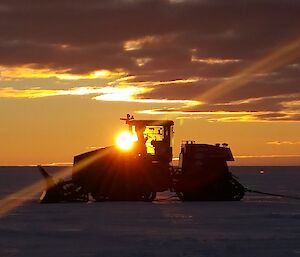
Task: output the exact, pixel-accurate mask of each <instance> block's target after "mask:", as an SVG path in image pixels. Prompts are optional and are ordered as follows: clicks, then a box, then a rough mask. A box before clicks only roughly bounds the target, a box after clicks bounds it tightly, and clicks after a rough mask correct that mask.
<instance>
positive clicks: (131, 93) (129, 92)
mask: <svg viewBox="0 0 300 257" xmlns="http://www.w3.org/2000/svg"><path fill="white" fill-rule="evenodd" d="M152 90H153V88H145V87H124V88H123V87H119V88H116V87H105V88H104V89H103V91H102V94H101V95H99V96H96V97H94V99H96V100H101V101H120V102H133V103H171V104H186V105H198V104H199V102H198V101H193V100H177V99H148V98H141V97H140V95H142V94H144V93H146V92H150V91H152Z"/></svg>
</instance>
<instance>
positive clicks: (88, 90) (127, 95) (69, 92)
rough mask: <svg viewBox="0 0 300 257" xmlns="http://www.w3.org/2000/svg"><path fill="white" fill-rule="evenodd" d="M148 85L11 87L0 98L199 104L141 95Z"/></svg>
mask: <svg viewBox="0 0 300 257" xmlns="http://www.w3.org/2000/svg"><path fill="white" fill-rule="evenodd" d="M152 90H153V88H150V87H134V86H131V87H111V86H107V87H77V88H71V89H42V88H40V87H34V88H29V89H15V88H11V87H7V88H2V89H0V98H1V97H2V98H41V97H50V96H79V95H97V96H94V97H93V99H95V100H99V101H113V102H133V103H158V104H159V103H162V104H163V103H165V104H183V105H186V106H194V105H199V104H200V102H199V101H193V100H180V99H149V98H143V97H142V95H143V94H144V93H146V92H150V91H152Z"/></svg>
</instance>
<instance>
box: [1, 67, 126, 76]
mask: <svg viewBox="0 0 300 257" xmlns="http://www.w3.org/2000/svg"><path fill="white" fill-rule="evenodd" d="M70 72H71V70H70V69H63V70H52V69H48V68H36V67H34V66H33V65H24V66H16V67H6V66H0V74H1V79H16V78H22V79H26V78H57V79H61V80H80V79H99V78H103V79H108V78H117V77H120V76H124V75H126V73H125V72H123V71H116V72H113V71H109V70H96V71H93V72H91V73H88V74H80V75H79V74H72V73H70Z"/></svg>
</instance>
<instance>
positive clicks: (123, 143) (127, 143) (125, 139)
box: [116, 132, 135, 151]
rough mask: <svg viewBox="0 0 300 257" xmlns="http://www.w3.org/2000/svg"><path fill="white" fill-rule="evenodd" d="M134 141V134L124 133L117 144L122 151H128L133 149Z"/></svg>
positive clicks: (119, 136)
mask: <svg viewBox="0 0 300 257" xmlns="http://www.w3.org/2000/svg"><path fill="white" fill-rule="evenodd" d="M134 141H135V138H134V137H133V135H132V134H130V133H129V132H122V133H121V134H119V135H118V137H117V141H116V143H117V146H118V147H119V148H120V149H121V150H125V151H127V150H130V149H131V148H132V146H133V143H134Z"/></svg>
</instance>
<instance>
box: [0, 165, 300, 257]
mask: <svg viewBox="0 0 300 257" xmlns="http://www.w3.org/2000/svg"><path fill="white" fill-rule="evenodd" d="M260 168H261V167H232V168H231V170H232V171H233V173H234V174H235V175H237V176H238V177H239V181H241V182H242V183H243V184H244V185H247V186H248V187H249V188H251V189H256V190H261V191H266V192H271V193H279V194H291V195H297V196H300V188H299V184H300V167H264V170H265V173H264V174H260V172H259V171H260ZM57 169H59V168H57V167H52V168H47V170H48V171H49V170H50V171H51V172H53V173H54V174H55V172H57V171H56V170H57ZM38 179H40V176H39V173H38V172H37V170H36V168H34V167H0V198H1V199H3V198H4V197H5V196H7V195H9V194H10V193H13V192H15V191H16V190H18V189H20V188H22V187H24V186H27V185H29V184H31V183H32V182H34V181H36V180H38ZM169 196H170V193H167V192H164V193H162V194H159V196H158V200H157V201H155V202H153V203H143V202H104V203H96V202H89V203H65V204H48V205H43V204H38V203H37V199H38V195H37V196H36V197H34V198H32V199H28V202H26V204H24V205H23V206H21V207H19V208H17V209H14V210H13V211H11V212H10V213H8V214H7V215H6V216H5V217H3V218H2V219H1V220H0V257H12V256H17V257H60V256H61V257H69V256H72V257H76V256H82V257H83V256H84V257H89V256H93V257H100V256H104V257H105V256H125V257H127V256H128V257H134V256H137V257H138V256H141V257H143V256H144V257H148V256H172V257H177V256H186V257H191V256H199V257H201V256H211V257H214V256H222V257H224V256H228V257H235V256H239V257H260V256H264V257H279V256H282V257H293V256H299V257H300V201H297V200H291V199H284V198H278V197H272V196H264V195H257V194H248V195H246V197H245V198H244V199H243V201H241V202H180V201H178V200H177V199H176V198H170V199H168V197H169Z"/></svg>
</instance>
